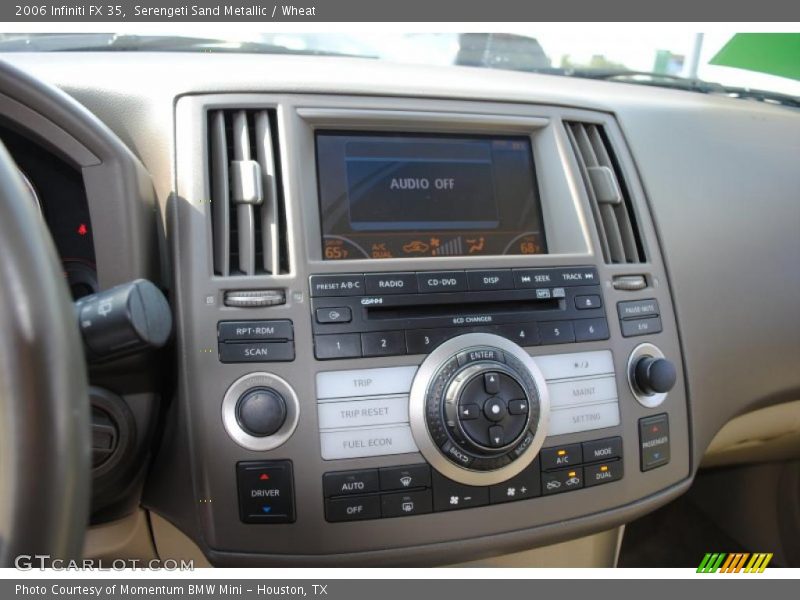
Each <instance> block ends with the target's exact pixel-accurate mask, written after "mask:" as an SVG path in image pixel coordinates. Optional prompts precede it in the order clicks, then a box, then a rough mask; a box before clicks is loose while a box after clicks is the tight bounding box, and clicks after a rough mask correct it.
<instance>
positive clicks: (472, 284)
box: [467, 269, 514, 291]
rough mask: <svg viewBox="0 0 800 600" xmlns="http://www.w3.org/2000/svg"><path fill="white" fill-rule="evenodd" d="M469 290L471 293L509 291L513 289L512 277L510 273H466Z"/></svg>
mask: <svg viewBox="0 0 800 600" xmlns="http://www.w3.org/2000/svg"><path fill="white" fill-rule="evenodd" d="M467 281H468V283H469V289H470V290H472V291H484V290H511V289H514V277H513V276H512V275H511V271H510V270H508V269H505V270H495V271H467Z"/></svg>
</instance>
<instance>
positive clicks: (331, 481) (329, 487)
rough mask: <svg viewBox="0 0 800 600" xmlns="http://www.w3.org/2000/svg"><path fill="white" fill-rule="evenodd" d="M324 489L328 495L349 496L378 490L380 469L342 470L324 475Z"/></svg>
mask: <svg viewBox="0 0 800 600" xmlns="http://www.w3.org/2000/svg"><path fill="white" fill-rule="evenodd" d="M322 491H323V493H324V494H325V496H326V497H328V496H349V495H351V494H366V493H369V492H377V491H378V471H377V470H376V469H366V470H363V471H341V472H337V473H325V475H323V476H322Z"/></svg>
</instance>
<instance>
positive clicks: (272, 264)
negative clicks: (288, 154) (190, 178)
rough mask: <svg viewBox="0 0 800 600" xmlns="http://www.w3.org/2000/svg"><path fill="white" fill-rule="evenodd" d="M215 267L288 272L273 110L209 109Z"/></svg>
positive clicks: (228, 270) (224, 272) (256, 272)
mask: <svg viewBox="0 0 800 600" xmlns="http://www.w3.org/2000/svg"><path fill="white" fill-rule="evenodd" d="M208 132H209V144H208V147H209V156H208V161H209V175H210V183H211V218H212V234H213V240H214V272H215V273H216V274H217V275H224V276H226V275H278V274H280V273H286V272H287V271H288V258H287V251H286V225H285V222H286V220H285V214H284V206H283V195H282V189H281V182H280V165H279V162H278V161H279V158H278V157H279V152H278V147H277V135H276V132H277V123H276V118H275V111H274V110H231V109H222V110H212V111H210V112H209V114H208Z"/></svg>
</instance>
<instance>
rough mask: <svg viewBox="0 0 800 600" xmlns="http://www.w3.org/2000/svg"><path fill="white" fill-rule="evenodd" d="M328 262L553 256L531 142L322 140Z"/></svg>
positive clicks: (327, 135) (327, 136)
mask: <svg viewBox="0 0 800 600" xmlns="http://www.w3.org/2000/svg"><path fill="white" fill-rule="evenodd" d="M316 145H317V180H318V183H319V197H320V217H321V222H322V244H323V256H324V258H326V259H328V260H346V259H356V258H376V259H379V258H402V257H406V258H407V257H425V256H469V255H474V256H480V255H483V256H491V255H503V254H541V253H544V252H546V251H547V246H546V243H545V237H544V229H543V227H542V216H541V206H540V202H539V196H538V192H537V188H536V177H535V173H534V167H533V154H532V151H531V143H530V140H529V139H528V138H527V137H521V136H520V137H493V136H460V135H459V136H455V135H421V134H416V135H415V134H375V133H369V134H361V133H341V132H327V131H320V132H318V133H317V136H316Z"/></svg>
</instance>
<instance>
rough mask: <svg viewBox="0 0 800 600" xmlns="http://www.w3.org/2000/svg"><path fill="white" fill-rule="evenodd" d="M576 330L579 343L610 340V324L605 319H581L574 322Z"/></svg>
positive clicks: (576, 338)
mask: <svg viewBox="0 0 800 600" xmlns="http://www.w3.org/2000/svg"><path fill="white" fill-rule="evenodd" d="M572 325H573V327H574V328H575V340H576V341H578V342H594V341H596V340H607V339H608V338H609V333H608V322H607V321H606V320H605V319H580V320H579V321H573V322H572Z"/></svg>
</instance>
